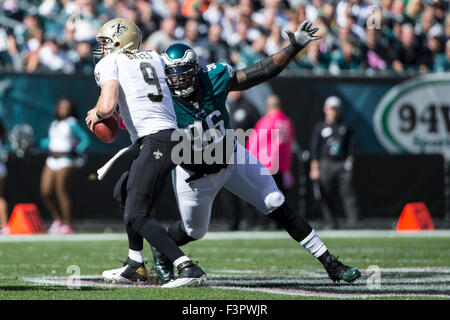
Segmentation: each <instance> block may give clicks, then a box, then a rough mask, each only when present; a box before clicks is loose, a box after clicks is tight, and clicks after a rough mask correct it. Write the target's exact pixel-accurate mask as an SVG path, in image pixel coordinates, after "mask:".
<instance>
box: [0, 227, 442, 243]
mask: <svg viewBox="0 0 450 320" xmlns="http://www.w3.org/2000/svg"><path fill="white" fill-rule="evenodd" d="M318 234H319V236H320V237H321V238H335V239H336V238H421V237H423V238H437V237H445V238H447V237H450V230H434V231H417V232H407V233H405V232H402V233H399V232H396V231H394V230H336V231H320V230H319V231H318ZM203 239H205V240H234V239H244V240H246V239H290V236H289V235H288V234H287V233H286V232H284V231H234V232H210V233H208V234H207V235H206V236H205V237H204V238H203ZM114 240H124V241H126V240H127V236H126V234H125V233H79V234H71V235H53V234H37V235H12V236H5V235H1V236H0V243H2V242H46V241H70V242H73V241H114Z"/></svg>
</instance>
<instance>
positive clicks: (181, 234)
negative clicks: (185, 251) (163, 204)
mask: <svg viewBox="0 0 450 320" xmlns="http://www.w3.org/2000/svg"><path fill="white" fill-rule="evenodd" d="M168 232H169V235H170V237H171V238H172V239H173V241H175V243H176V244H177V246H182V245H185V244H186V243H189V242H191V241H194V240H197V239H195V238H192V237H191V236H189V235H188V234H187V233H186V231H184V228H183V223H182V221H181V220H178V221H177V222H174V223H172V224H171V225H170V227H169V230H168Z"/></svg>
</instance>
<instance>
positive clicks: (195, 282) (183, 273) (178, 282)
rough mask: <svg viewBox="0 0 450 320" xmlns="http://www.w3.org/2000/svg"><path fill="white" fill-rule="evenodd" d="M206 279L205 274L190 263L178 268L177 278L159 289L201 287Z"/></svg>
mask: <svg viewBox="0 0 450 320" xmlns="http://www.w3.org/2000/svg"><path fill="white" fill-rule="evenodd" d="M206 279H207V276H206V273H205V272H204V271H203V270H202V268H200V267H199V266H197V265H196V264H194V263H193V262H192V261H188V262H186V263H184V264H183V265H182V266H179V267H178V277H176V278H175V279H174V280H171V281H169V282H167V283H165V284H163V285H162V286H161V288H176V287H187V286H201V285H202V284H203V283H204V282H205V281H206Z"/></svg>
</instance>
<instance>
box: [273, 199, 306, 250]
mask: <svg viewBox="0 0 450 320" xmlns="http://www.w3.org/2000/svg"><path fill="white" fill-rule="evenodd" d="M268 217H270V218H272V219H274V220H275V221H277V222H278V223H279V224H281V226H282V227H283V228H284V229H285V230H286V231H287V232H288V233H289V235H290V236H291V237H292V238H293V239H294V240H296V241H297V242H301V241H302V240H303V239H305V238H306V237H307V236H308V235H309V234H310V233H311V232H312V230H313V228H312V227H311V225H310V224H309V223H308V221H306V219H305V218H303V217H302V216H301V215H300V214H298V213H296V212H295V211H294V210H292V209H291V207H289V205H288V204H287V203H286V201H285V202H284V203H283V204H282V205H281V206H280V207H279V208H277V209H276V210H275V211H273V212H271V213H269V214H268Z"/></svg>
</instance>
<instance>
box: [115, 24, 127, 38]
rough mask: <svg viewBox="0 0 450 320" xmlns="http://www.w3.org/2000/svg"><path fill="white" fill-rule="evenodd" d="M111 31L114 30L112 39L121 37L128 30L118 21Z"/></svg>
mask: <svg viewBox="0 0 450 320" xmlns="http://www.w3.org/2000/svg"><path fill="white" fill-rule="evenodd" d="M111 29H114V34H113V37H117V36H121V35H122V34H123V32H124V31H127V30H128V28H127V26H126V25H123V24H121V23H120V21H119V22H118V23H117V24H115V25H113V26H112V27H111Z"/></svg>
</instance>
